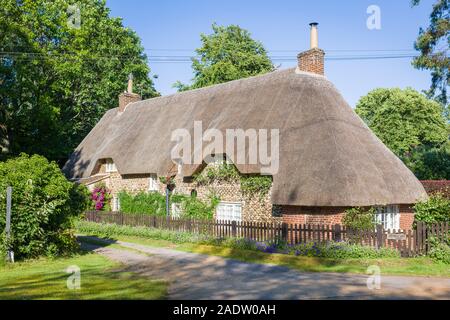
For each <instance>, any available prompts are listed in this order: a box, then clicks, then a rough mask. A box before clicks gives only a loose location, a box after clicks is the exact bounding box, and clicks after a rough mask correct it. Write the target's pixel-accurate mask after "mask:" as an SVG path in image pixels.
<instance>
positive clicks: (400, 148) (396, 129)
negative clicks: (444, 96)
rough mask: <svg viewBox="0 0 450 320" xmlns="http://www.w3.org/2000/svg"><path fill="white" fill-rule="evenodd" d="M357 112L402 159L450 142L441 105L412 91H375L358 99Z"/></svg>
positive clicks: (396, 89)
mask: <svg viewBox="0 0 450 320" xmlns="http://www.w3.org/2000/svg"><path fill="white" fill-rule="evenodd" d="M355 111H356V113H357V114H358V115H359V116H360V117H361V118H362V119H363V120H364V122H366V124H367V125H368V126H369V127H370V128H371V129H372V131H373V132H374V133H375V134H376V135H377V136H378V137H379V138H380V139H381V140H382V141H383V142H384V144H386V146H388V147H389V148H390V149H391V150H392V151H393V152H394V153H395V154H397V156H400V157H402V156H404V155H405V154H407V153H409V152H411V151H413V150H414V149H415V148H417V147H420V146H428V147H439V146H441V145H442V144H444V143H445V142H446V141H447V140H448V126H447V123H446V121H445V117H444V116H443V113H442V106H441V105H440V104H439V103H437V102H435V101H433V100H429V99H427V98H426V97H425V96H424V95H423V94H421V93H419V92H417V91H415V90H414V89H411V88H407V89H405V90H401V89H398V88H394V89H375V90H373V91H371V92H369V94H367V95H366V96H364V97H362V98H361V99H360V100H359V102H358V104H357V106H356V109H355Z"/></svg>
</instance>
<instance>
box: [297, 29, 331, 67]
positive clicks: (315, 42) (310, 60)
mask: <svg viewBox="0 0 450 320" xmlns="http://www.w3.org/2000/svg"><path fill="white" fill-rule="evenodd" d="M309 25H310V26H311V49H309V50H308V51H305V52H302V53H299V54H298V56H297V59H298V69H299V70H300V71H305V72H312V73H317V74H320V75H324V74H325V70H324V58H325V51H323V50H322V49H319V37H318V32H317V26H318V25H319V24H318V23H317V22H313V23H310V24H309Z"/></svg>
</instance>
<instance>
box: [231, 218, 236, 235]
mask: <svg viewBox="0 0 450 320" xmlns="http://www.w3.org/2000/svg"><path fill="white" fill-rule="evenodd" d="M236 233H237V232H236V221H235V220H233V221H231V236H232V237H233V238H236Z"/></svg>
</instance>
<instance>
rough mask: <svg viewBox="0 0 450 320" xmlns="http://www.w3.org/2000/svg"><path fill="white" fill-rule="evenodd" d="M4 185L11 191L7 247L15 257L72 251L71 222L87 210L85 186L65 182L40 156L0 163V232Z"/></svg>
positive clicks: (1, 230)
mask: <svg viewBox="0 0 450 320" xmlns="http://www.w3.org/2000/svg"><path fill="white" fill-rule="evenodd" d="M7 186H12V188H13V193H12V215H11V235H12V241H11V248H12V249H13V250H14V252H15V255H16V256H17V257H18V258H31V257H37V256H39V255H43V254H47V255H52V256H54V255H60V254H64V253H71V252H72V250H73V249H75V247H76V241H75V237H74V235H73V233H72V229H73V219H74V217H77V216H79V215H80V214H81V213H82V212H83V211H84V210H85V209H86V207H87V204H88V199H89V198H88V196H89V193H88V191H87V189H86V187H84V186H81V185H76V184H74V183H72V182H69V181H67V179H66V178H65V177H64V175H63V174H62V173H61V170H60V169H59V167H58V165H57V164H56V163H55V162H48V161H47V159H45V158H44V157H42V156H38V155H34V156H31V157H30V156H28V155H26V154H21V155H20V156H19V157H17V158H14V159H10V160H8V161H5V162H0V232H3V230H4V229H5V212H6V208H5V207H6V192H5V191H6V187H7ZM3 240H4V237H3V236H2V237H0V247H1V246H2V242H3Z"/></svg>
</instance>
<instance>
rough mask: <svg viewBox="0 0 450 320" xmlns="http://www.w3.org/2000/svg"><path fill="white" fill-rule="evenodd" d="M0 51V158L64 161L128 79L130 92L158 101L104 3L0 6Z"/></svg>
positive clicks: (23, 0) (143, 61) (26, 0)
mask: <svg viewBox="0 0 450 320" xmlns="http://www.w3.org/2000/svg"><path fill="white" fill-rule="evenodd" d="M71 6H72V7H71ZM78 9H79V13H80V16H79V17H80V19H79V22H80V24H79V27H78V25H77V24H76V23H77V17H78V16H77V13H78V11H77V10H78ZM0 52H1V53H0V151H3V152H2V154H3V156H5V154H6V155H17V154H18V153H20V152H27V153H30V154H34V153H38V154H42V155H45V156H46V157H48V158H49V159H52V160H59V161H60V162H63V161H64V159H65V158H66V157H67V155H68V154H69V153H70V152H71V151H72V150H73V149H74V147H76V146H77V145H78V144H79V142H80V141H81V140H82V139H83V138H84V137H85V136H86V135H87V133H89V131H90V130H91V129H92V127H93V126H94V125H95V124H96V123H97V122H98V120H99V119H100V117H101V116H102V115H103V114H104V113H105V111H106V110H108V109H110V108H114V107H116V106H117V104H118V98H117V96H118V94H119V93H120V92H122V91H124V90H125V88H126V82H127V76H128V74H129V73H133V75H134V79H135V91H136V92H137V93H139V94H141V95H142V96H143V97H144V98H145V97H152V96H155V95H157V93H156V92H155V89H154V87H153V83H152V81H151V79H150V78H149V71H150V70H149V67H148V66H147V58H146V56H145V55H144V54H143V48H142V46H141V44H140V40H139V38H138V36H137V35H136V34H135V33H134V32H133V31H132V30H130V29H128V28H125V27H124V26H123V24H122V21H121V19H120V18H112V17H110V16H109V9H107V8H106V5H105V1H104V0H81V1H79V0H78V1H74V0H53V1H48V0H20V1H16V0H5V1H2V6H1V7H0Z"/></svg>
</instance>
